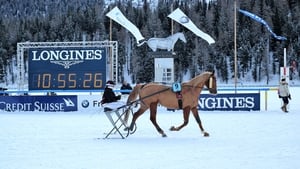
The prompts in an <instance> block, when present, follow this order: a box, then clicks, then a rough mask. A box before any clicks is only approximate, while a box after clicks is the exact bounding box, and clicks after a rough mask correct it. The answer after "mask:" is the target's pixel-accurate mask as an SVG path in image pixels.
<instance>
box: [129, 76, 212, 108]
mask: <svg viewBox="0 0 300 169" xmlns="http://www.w3.org/2000/svg"><path fill="white" fill-rule="evenodd" d="M212 78H213V77H210V78H209V82H208V83H209V85H208V88H212ZM146 85H147V84H144V85H142V87H141V89H142V88H144V87H145V86H146ZM187 86H190V87H193V86H191V85H187ZM195 87H196V88H203V87H199V86H195ZM169 89H172V91H173V92H174V93H175V94H176V98H177V101H178V107H179V109H182V93H181V90H182V87H181V84H180V83H179V82H175V83H173V84H172V87H170V88H169V87H168V88H165V89H163V90H160V91H157V92H154V93H152V94H150V95H147V96H145V97H143V98H140V99H138V100H136V101H135V102H137V101H142V102H143V99H146V98H148V97H151V96H154V95H156V94H159V93H163V92H165V91H167V90H169Z"/></svg>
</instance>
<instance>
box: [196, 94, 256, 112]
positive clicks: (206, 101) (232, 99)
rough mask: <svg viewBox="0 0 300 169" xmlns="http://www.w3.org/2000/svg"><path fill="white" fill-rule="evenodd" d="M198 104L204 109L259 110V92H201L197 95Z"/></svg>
mask: <svg viewBox="0 0 300 169" xmlns="http://www.w3.org/2000/svg"><path fill="white" fill-rule="evenodd" d="M198 105H199V110H206V111H211V110H220V111H251V110H254V111H257V110H260V94H259V93H237V94H217V95H211V94H201V95H200V96H199V100H198Z"/></svg>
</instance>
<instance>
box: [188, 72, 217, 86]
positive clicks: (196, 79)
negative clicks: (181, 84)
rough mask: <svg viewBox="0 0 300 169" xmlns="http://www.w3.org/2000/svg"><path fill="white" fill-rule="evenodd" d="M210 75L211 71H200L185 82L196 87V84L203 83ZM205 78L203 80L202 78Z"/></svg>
mask: <svg viewBox="0 0 300 169" xmlns="http://www.w3.org/2000/svg"><path fill="white" fill-rule="evenodd" d="M211 75H212V72H208V71H207V72H204V73H201V74H200V75H197V76H195V77H194V78H192V79H191V80H190V81H188V82H185V83H186V84H189V85H192V86H193V87H196V86H197V85H198V84H200V83H201V82H202V83H205V81H206V80H207V79H208V78H209V77H210V76H211ZM203 79H205V80H203Z"/></svg>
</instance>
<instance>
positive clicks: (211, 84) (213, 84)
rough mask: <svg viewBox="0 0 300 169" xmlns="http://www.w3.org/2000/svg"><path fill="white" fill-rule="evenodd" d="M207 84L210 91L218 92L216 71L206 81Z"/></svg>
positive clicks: (212, 92)
mask: <svg viewBox="0 0 300 169" xmlns="http://www.w3.org/2000/svg"><path fill="white" fill-rule="evenodd" d="M205 86H206V87H207V89H208V91H209V93H211V94H217V80H216V76H215V73H214V71H213V72H212V73H211V75H210V76H209V78H208V79H207V81H206V82H205Z"/></svg>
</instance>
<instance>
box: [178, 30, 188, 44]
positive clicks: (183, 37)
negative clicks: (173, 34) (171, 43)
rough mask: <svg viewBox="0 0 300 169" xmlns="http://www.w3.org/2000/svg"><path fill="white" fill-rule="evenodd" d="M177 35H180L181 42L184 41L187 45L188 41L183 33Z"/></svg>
mask: <svg viewBox="0 0 300 169" xmlns="http://www.w3.org/2000/svg"><path fill="white" fill-rule="evenodd" d="M177 34H178V38H179V39H180V40H182V41H183V42H184V43H186V39H185V36H184V34H183V33H181V32H179V33H177Z"/></svg>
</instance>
